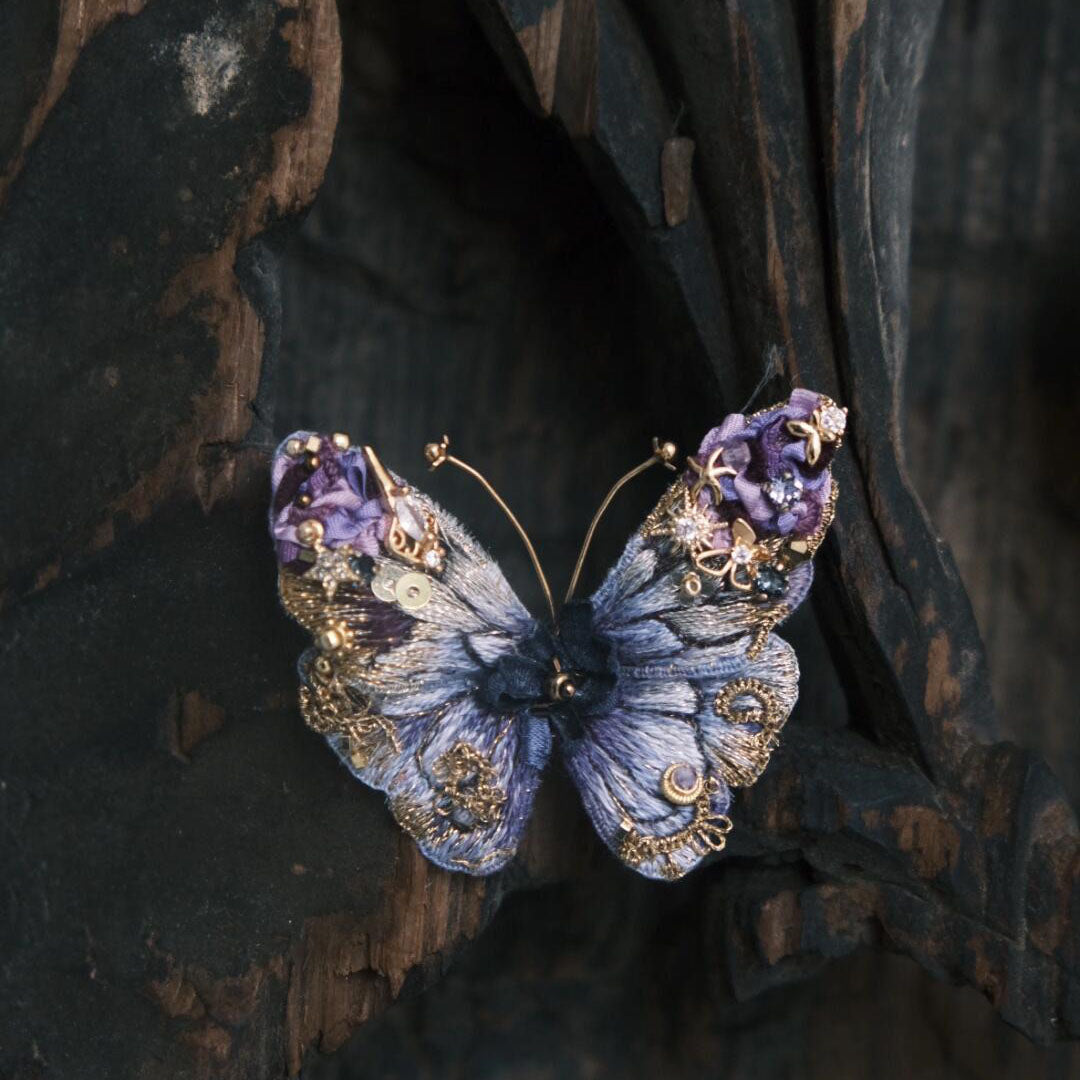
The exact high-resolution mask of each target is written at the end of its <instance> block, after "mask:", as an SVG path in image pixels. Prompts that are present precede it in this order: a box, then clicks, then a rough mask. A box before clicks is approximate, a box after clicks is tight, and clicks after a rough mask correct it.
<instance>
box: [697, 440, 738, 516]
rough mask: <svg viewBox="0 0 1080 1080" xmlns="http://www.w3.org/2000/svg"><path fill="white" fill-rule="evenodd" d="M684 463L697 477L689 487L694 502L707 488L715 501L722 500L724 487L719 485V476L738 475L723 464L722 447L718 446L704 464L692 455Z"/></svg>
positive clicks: (719, 501)
mask: <svg viewBox="0 0 1080 1080" xmlns="http://www.w3.org/2000/svg"><path fill="white" fill-rule="evenodd" d="M686 463H687V465H689V466H690V468H691V469H693V471H694V472H695V473H697V479H696V480H695V481H694V483H693V486H692V487H691V488H690V498H691V499H693V500H694V501H695V502H696V501H697V498H698V496H699V495H700V494H701V493H702V491H704V490H705V488H708V489H709V490H710V491H711V492H712V493H713V499H714V500H715V502H717V503H721V502H723V501H724V489H723V488H722V487H721V486H720V477H721V476H737V475H738V474H737V473H736V472H735V470H734V469H733V468H732V467H731V466H730V465H725V464H724V448H723V447H722V446H718V447H717V448H716V449H715V450H714V451H713V452H712V453H711V454H710V455H709V456H708V458H706V460H705V464H704V465H702V464H701V462H700V461H698V460H697V458H693V457H688V458H687V459H686Z"/></svg>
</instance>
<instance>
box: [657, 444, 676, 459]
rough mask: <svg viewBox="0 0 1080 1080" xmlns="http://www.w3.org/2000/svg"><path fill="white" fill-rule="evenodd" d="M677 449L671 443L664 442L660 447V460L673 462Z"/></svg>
mask: <svg viewBox="0 0 1080 1080" xmlns="http://www.w3.org/2000/svg"><path fill="white" fill-rule="evenodd" d="M678 452H679V448H678V447H677V446H676V445H675V444H674V443H673V442H666V443H664V444H663V446H661V447H660V459H661V460H662V461H674V460H675V455H676V454H677V453H678Z"/></svg>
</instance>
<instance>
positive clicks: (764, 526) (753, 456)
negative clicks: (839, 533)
mask: <svg viewBox="0 0 1080 1080" xmlns="http://www.w3.org/2000/svg"><path fill="white" fill-rule="evenodd" d="M821 402H822V397H821V395H820V394H816V393H814V392H813V391H811V390H793V391H792V392H791V397H790V398H789V399H788V401H787V403H786V404H785V405H782V406H780V407H779V408H776V409H769V410H766V411H765V412H762V413H760V414H758V415H755V416H753V417H750V418H749V419H748V418H747V417H745V416H743V415H742V414H741V413H732V414H731V415H730V416H728V417H727V419H725V420H724V422H723V423H722V424H721V425H720V426H719V427H715V428H713V429H712V431H710V432H709V433H708V434H707V435H706V436H705V438H704V439H703V440H702V442H701V447H700V448H699V450H698V452H697V461H698V463H699V464H702V465H703V464H705V463H706V462H707V461H708V459H709V457H710V455H711V454H712V453H713V452H714V451H716V450H718V449H722V450H723V454H722V456H721V458H720V460H719V461H718V462H717V465H725V466H727V467H728V468H731V469H734V470H735V475H734V476H727V475H724V476H719V477H718V478H717V480H718V483H719V484H720V488H721V490H722V491H723V496H724V497H723V499H722V500H721V501H720V502H719V503H717V502H716V496H715V493H714V492H711V491H710V489H709V488H708V487H705V488H704V489H703V490H702V492H701V494H700V496H699V502H700V504H701V505H702V506H707V507H709V508H715V510H716V512H717V513H718V514H719V516H720V518H721V519H722V520H724V521H727V522H731V521H734V520H735V519H736V518H739V517H741V518H745V519H746V520H747V521H749V522H750V524H751V525H752V526H753V527H754V530H755V532H756V533H757V535H758V536H759V537H763V536H789V535H792V534H794V535H795V536H808V535H809V534H810V533H812V532H813V531H814V530H815V529H816V528H817V527H818V525H819V523H820V522H821V515H822V510H823V507H824V505H825V501H826V499H827V498H828V495H829V472H828V467H829V462H830V461H831V460H832V453H833V449H834V446H833V445H832V444H825V446H824V447H823V451H822V454H821V457H820V458H819V459H818V461H817V463H816V464H815V465H813V466H810V465H809V464H808V463H807V461H806V443H805V442H804V440H802V439H800V438H799V437H797V436H795V435H793V434H792V433H791V432H790V431H788V428H787V423H788V421H789V420H803V421H809V419H810V417H811V416H812V415H813V413H814V410H815V409H817V408H818V406H819V405H820V404H821ZM686 480H687V482H688V483H690V484H693V483H694V482H695V481H696V480H697V475H696V473H694V472H692V471H691V472H688V473H687V474H686Z"/></svg>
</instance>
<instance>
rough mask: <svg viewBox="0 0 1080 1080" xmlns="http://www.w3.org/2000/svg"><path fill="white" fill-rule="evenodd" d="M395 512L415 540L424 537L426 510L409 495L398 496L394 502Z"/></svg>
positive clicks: (403, 526) (402, 525)
mask: <svg viewBox="0 0 1080 1080" xmlns="http://www.w3.org/2000/svg"><path fill="white" fill-rule="evenodd" d="M394 513H395V514H397V519H398V522H399V523H400V525H401V527H402V528H403V529H404V530H405V532H406V533H407V534H408V535H409V536H411V537H412V538H413V539H414V540H422V539H423V538H424V512H423V510H422V509H421V507H420V506H419V505H417V504H416V503H415V502H413V500H412V499H410V498H408V497H401V498H398V499H397V500H396V501H395V503H394Z"/></svg>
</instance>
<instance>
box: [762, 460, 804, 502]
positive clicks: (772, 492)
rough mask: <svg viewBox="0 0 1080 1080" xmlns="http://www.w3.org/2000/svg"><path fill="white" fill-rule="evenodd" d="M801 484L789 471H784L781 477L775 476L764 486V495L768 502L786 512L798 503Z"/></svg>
mask: <svg viewBox="0 0 1080 1080" xmlns="http://www.w3.org/2000/svg"><path fill="white" fill-rule="evenodd" d="M802 489H803V483H802V481H801V480H800V479H799V478H798V477H797V476H796V475H795V474H794V473H793V472H791V470H790V469H789V470H786V471H785V472H784V474H783V475H782V476H775V477H773V479H772V480H770V481H769V482H768V483H767V484H765V485H764V490H765V494H766V495H767V496H768V498H769V502H771V503H772V504H773V506H775V507H778V508H779V509H780V510H787V509H789V508H790V507H792V506H794V505H795V504H796V503H797V502H798V501H799V496H800V495H802Z"/></svg>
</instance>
